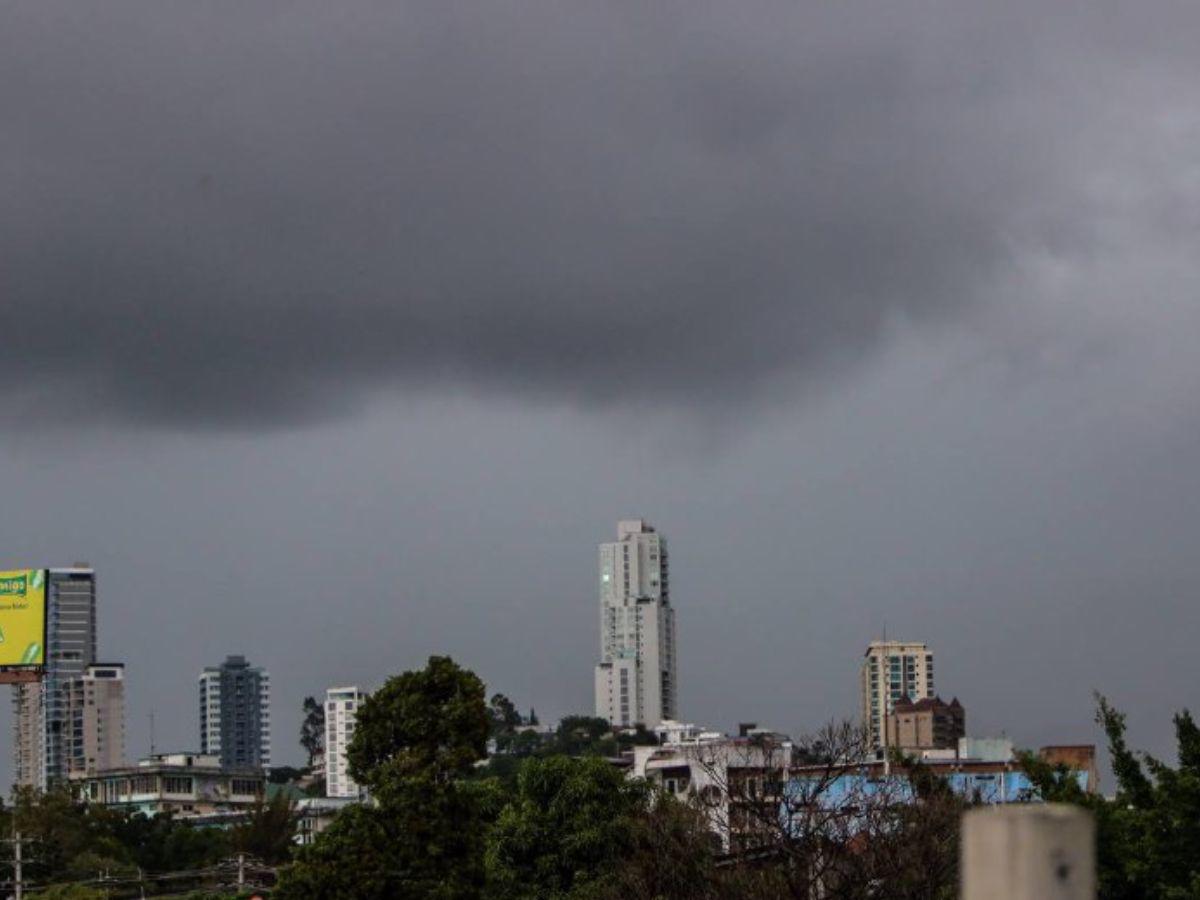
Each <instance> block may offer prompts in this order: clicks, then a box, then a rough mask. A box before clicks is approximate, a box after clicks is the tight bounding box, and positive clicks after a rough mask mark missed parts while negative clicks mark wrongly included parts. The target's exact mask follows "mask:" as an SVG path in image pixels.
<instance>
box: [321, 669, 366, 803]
mask: <svg viewBox="0 0 1200 900" xmlns="http://www.w3.org/2000/svg"><path fill="white" fill-rule="evenodd" d="M366 698H367V695H366V694H365V693H363V692H362V691H360V690H359V689H358V688H357V687H334V688H330V689H329V690H327V691H326V692H325V796H326V797H332V798H335V799H357V798H358V797H360V796H361V795H362V790H361V788H360V787H359V785H358V783H357V782H355V780H354V779H353V778H351V777H350V771H349V768H348V765H347V761H346V750H347V748H349V746H350V740H351V739H352V738H353V737H354V723H355V720H356V719H357V717H358V708H359V706H360V705H361V704H362V702H363V700H365V699H366Z"/></svg>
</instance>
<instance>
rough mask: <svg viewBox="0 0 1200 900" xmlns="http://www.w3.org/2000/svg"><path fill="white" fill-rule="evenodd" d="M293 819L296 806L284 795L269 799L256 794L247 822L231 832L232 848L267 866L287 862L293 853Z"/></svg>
mask: <svg viewBox="0 0 1200 900" xmlns="http://www.w3.org/2000/svg"><path fill="white" fill-rule="evenodd" d="M296 822H297V816H296V805H295V804H294V803H293V802H292V801H291V800H289V799H288V798H287V797H286V796H285V795H284V794H282V793H280V794H276V795H275V796H274V797H273V798H272V799H271V800H265V799H264V798H263V797H262V796H259V798H258V799H257V801H255V804H254V808H253V809H252V810H251V811H250V814H249V816H248V817H247V819H246V821H245V822H243V823H241V824H240V825H237V826H235V827H234V828H233V830H232V832H231V834H230V840H231V842H232V844H233V849H234V850H236V851H237V852H239V853H248V854H250V855H251V856H254V857H257V858H258V859H261V860H262V861H263V862H265V863H267V864H268V865H276V864H278V863H281V862H286V861H287V860H288V859H290V858H291V856H292V847H293V843H292V839H293V838H294V837H295V834H296Z"/></svg>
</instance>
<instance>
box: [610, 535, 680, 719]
mask: <svg viewBox="0 0 1200 900" xmlns="http://www.w3.org/2000/svg"><path fill="white" fill-rule="evenodd" d="M678 688H679V686H678V681H677V679H676V644H675V611H674V609H672V608H671V591H670V567H669V565H668V557H667V541H666V538H664V537H663V536H662V535H660V534H658V533H657V532H656V531H655V530H654V529H653V528H652V527H650V525H649V524H647V523H646V522H645V521H643V520H641V519H631V520H625V521H622V522H619V523H618V524H617V540H616V541H614V542H613V543H607V544H601V545H600V663H599V665H597V666H596V670H595V697H596V715H597V716H599V717H600V718H604V719H607V720H608V721H609V722H611V723H612V724H613V725H614V726H617V727H622V726H631V725H637V724H641V725H644V726H646V727H647V728H653V727H655V726H656V725H658V723H660V722H662V721H664V720H666V719H675V718H676V717H677V715H678V710H677V706H678Z"/></svg>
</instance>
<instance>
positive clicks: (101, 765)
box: [66, 663, 125, 777]
mask: <svg viewBox="0 0 1200 900" xmlns="http://www.w3.org/2000/svg"><path fill="white" fill-rule="evenodd" d="M66 723H67V738H66V754H67V775H68V777H74V776H76V775H78V774H92V773H94V772H98V771H100V770H103V769H116V768H120V767H121V766H123V765H125V666H124V665H123V664H122V663H95V664H94V665H90V666H88V667H87V670H86V671H85V672H84V673H83V676H82V677H80V678H76V679H74V680H73V681H71V682H70V683H69V684H68V686H67V714H66Z"/></svg>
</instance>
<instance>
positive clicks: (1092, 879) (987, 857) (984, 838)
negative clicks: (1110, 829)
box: [961, 803, 1096, 900]
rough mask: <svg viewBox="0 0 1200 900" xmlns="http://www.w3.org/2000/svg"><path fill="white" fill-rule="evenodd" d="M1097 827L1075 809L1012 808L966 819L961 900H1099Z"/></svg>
mask: <svg viewBox="0 0 1200 900" xmlns="http://www.w3.org/2000/svg"><path fill="white" fill-rule="evenodd" d="M1095 897H1096V826H1095V823H1094V822H1093V821H1092V816H1091V814H1090V813H1088V812H1087V811H1086V810H1083V809H1080V808H1079V807H1077V806H1066V805H1062V804H1054V803H1046V804H1013V805H1011V806H1000V807H990V808H987V807H985V808H980V809H973V810H971V811H970V812H968V813H967V814H966V815H965V816H963V833H962V894H961V900H1095Z"/></svg>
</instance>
